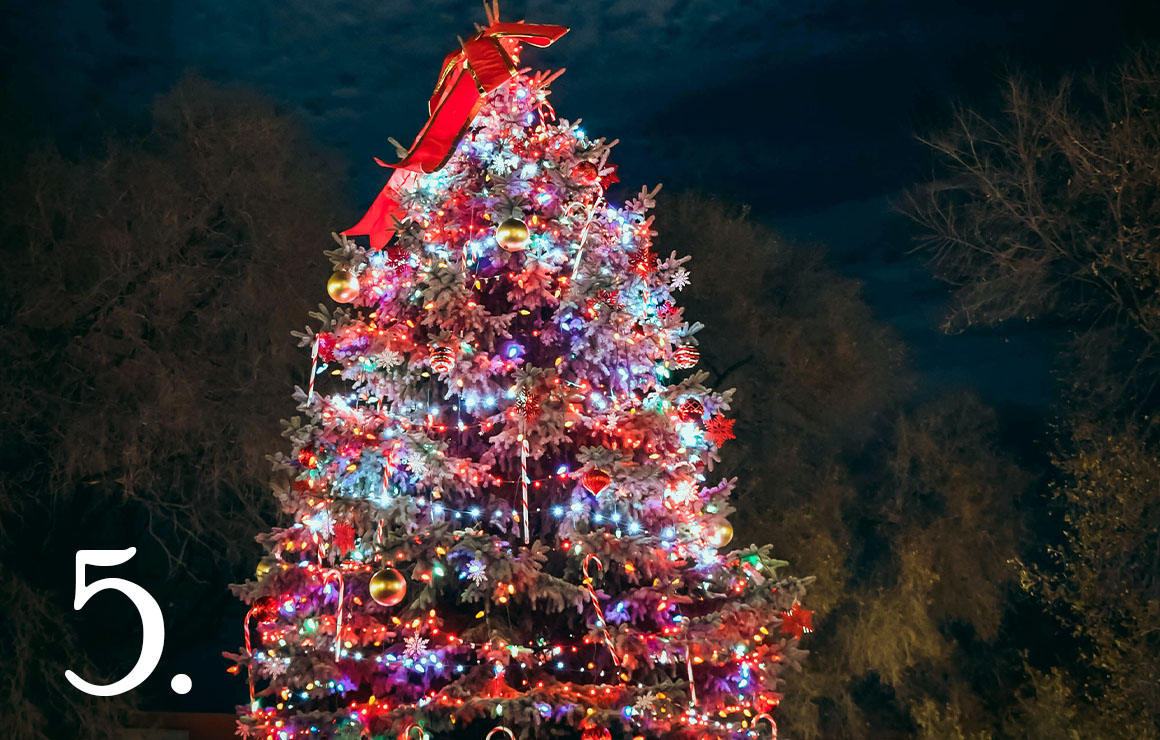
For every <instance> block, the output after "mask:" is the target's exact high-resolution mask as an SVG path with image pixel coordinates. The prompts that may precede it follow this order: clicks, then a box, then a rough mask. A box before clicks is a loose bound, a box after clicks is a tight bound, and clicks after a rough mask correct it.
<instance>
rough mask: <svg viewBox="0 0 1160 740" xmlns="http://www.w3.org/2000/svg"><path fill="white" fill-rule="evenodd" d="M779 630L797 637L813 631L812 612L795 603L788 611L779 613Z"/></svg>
mask: <svg viewBox="0 0 1160 740" xmlns="http://www.w3.org/2000/svg"><path fill="white" fill-rule="evenodd" d="M781 631H782V632H784V633H786V634H787V635H793V636H794V637H797V638H800V637H801V636H802V635H804V634H805V633H807V632H813V631H814V613H813V612H812V611H810V610H809V609H802V605H801V604H796V603H795V604H794V605H793V608H792V609H790V610H789V611H788V612H782V613H781Z"/></svg>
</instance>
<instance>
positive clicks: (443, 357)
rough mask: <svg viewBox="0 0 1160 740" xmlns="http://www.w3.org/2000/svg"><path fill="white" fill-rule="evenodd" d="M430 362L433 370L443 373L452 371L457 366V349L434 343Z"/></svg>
mask: <svg viewBox="0 0 1160 740" xmlns="http://www.w3.org/2000/svg"><path fill="white" fill-rule="evenodd" d="M429 364H430V365H431V369H432V370H434V371H435V372H437V373H440V374H442V375H445V374H447V373H449V372H451V369H452V368H454V367H455V350H453V349H451V348H450V347H444V346H441V345H438V344H435V345H432V346H431V357H430V359H429Z"/></svg>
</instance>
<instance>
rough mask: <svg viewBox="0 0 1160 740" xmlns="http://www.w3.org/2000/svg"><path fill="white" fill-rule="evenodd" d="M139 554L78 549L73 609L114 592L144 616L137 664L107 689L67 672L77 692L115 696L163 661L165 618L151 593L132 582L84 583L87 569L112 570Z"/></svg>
mask: <svg viewBox="0 0 1160 740" xmlns="http://www.w3.org/2000/svg"><path fill="white" fill-rule="evenodd" d="M136 554H137V548H135V547H130V548H129V549H127V550H78V551H77V579H76V593H75V596H74V598H73V609H76V610H78V611H79V610H80V608H81V607H83V606H84V605H85V603H86V602H87V601H88V600H89V598H90V597H92V595H93V594H95V593H97V592H98V591H104V590H105V589H110V588H111V589H113V590H114V591H120V592H121V593H123V594H125V595H126V596H128V597H129V601H132V602H133V606H135V607H137V611H138V612H139V613H140V614H141V628H142V632H143V634H142V637H141V655H139V656H138V657H137V665H135V666H133V670H131V671H129V673H128V675H126V676H125V677H124V678H122V679H121V680H120V681H114V682H113V683H111V684H109V685H107V686H99V685H97V684H92V683H89V682H88V681H86V680H84V679H83V678H81V677H80V676H78V675H77V674H75V673H73V672H72V671H65V672H64V677H65V678H67V679H68V681H69V683H71V684H72V685H73V686H74V687H76V688H77V689H80V690H81V691H83V692H85V693H86V694H90V695H91V696H116V695H118V694H123V693H125V692H126V691H131V690H132V689H135V688H137V687H138V686H140V685H141V683H142V682H143V681H144V680H145V679H147V678H149V674H150V673H152V672H153V669H154V668H156V667H157V663H158V662H159V661H160V660H161V651H162V650H163V649H164V647H165V618H164V617H162V616H161V607H159V606H157V602H156V601H154V600H153V597H152V596H150V595H149V592H148V591H146V590H145V589H143V588H141V587H140V586H138V585H137V584H136V583H133V582H132V581H126V580H125V579H123V578H102V579H101V580H99V581H93V582H92V583H85V566H86V565H95V566H101V567H111V566H114V565H120V564H121V563H125V562H128V561H129V560H130V559H131V558H132V557H133V556H134V555H136Z"/></svg>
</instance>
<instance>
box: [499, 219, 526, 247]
mask: <svg viewBox="0 0 1160 740" xmlns="http://www.w3.org/2000/svg"><path fill="white" fill-rule="evenodd" d="M531 238H532V232H530V231H528V225H527V224H526V223H524V222H523V221H521V220H520V219H518V218H508V219H504V221H503V222H502V223H501V224H500V225H499V226H496V227H495V240H496V241H497V242H499V245H500V246H501V247H503V248H504V249H506V250H507V251H509V252H519V251H522V250H523V248H524V247H526V246H527V245H528V239H531Z"/></svg>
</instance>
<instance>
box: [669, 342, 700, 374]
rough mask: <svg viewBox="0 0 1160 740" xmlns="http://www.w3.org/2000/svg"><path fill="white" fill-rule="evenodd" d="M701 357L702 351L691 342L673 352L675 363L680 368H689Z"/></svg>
mask: <svg viewBox="0 0 1160 740" xmlns="http://www.w3.org/2000/svg"><path fill="white" fill-rule="evenodd" d="M700 359H701V352H700V350H698V349H697V348H696V347H694V346H693V345H691V344H685V345H681V346H680V347H677V349H676V350H675V351H674V352H673V365H675V366H676V367H677V369H678V370H687V369H688V368H690V367H692V366H693V365H696V364H697V361H698V360H700Z"/></svg>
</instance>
